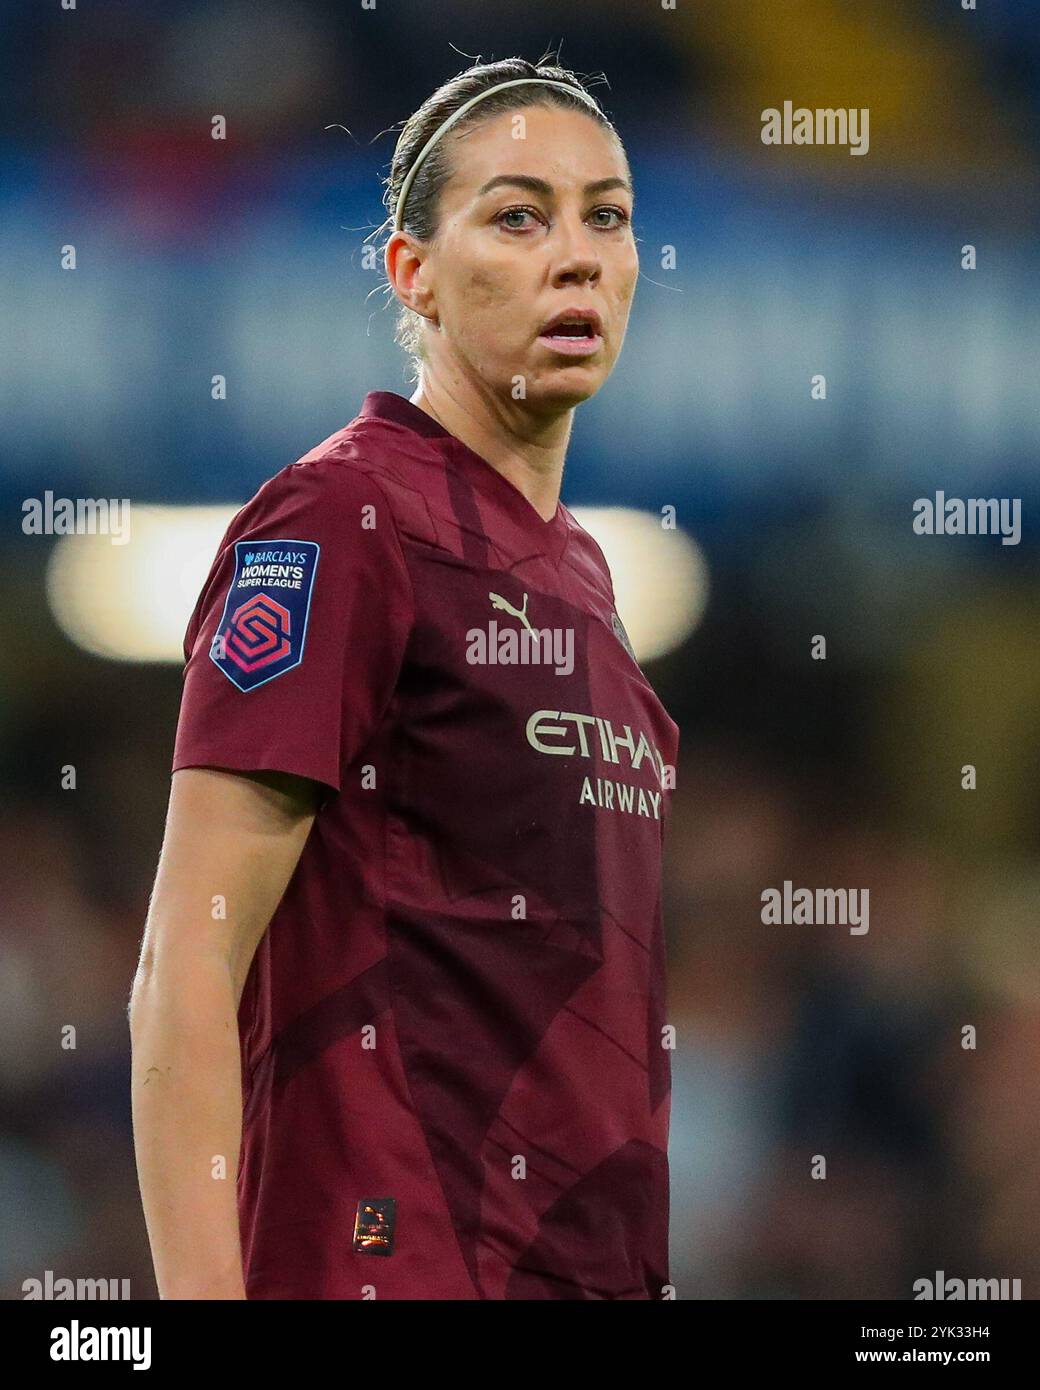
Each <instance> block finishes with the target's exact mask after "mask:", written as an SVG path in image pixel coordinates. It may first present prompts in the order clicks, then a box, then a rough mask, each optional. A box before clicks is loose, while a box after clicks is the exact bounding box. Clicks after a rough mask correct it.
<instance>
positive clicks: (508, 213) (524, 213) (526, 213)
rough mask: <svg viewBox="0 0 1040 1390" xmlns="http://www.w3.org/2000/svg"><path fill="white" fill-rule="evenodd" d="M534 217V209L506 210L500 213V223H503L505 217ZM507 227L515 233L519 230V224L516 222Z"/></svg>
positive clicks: (508, 224)
mask: <svg viewBox="0 0 1040 1390" xmlns="http://www.w3.org/2000/svg"><path fill="white" fill-rule="evenodd" d="M534 215H535V212H534V208H506V210H505V211H504V212H500V213H499V215H498V216H499V221H501V220H502V218H503V217H533V216H534ZM506 225H507V227H509V228H510V229H511V230H513V231H518V230H519V224H518V223H516V222H510V223H507V224H506Z"/></svg>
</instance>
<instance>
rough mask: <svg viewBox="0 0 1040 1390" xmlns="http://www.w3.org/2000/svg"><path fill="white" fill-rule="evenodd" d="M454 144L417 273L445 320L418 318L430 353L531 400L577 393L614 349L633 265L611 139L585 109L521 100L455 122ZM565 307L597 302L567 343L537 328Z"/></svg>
mask: <svg viewBox="0 0 1040 1390" xmlns="http://www.w3.org/2000/svg"><path fill="white" fill-rule="evenodd" d="M521 135H522V138H518V137H520V136H521ZM449 138H451V137H449ZM450 157H451V159H452V161H453V164H454V169H455V172H454V173H453V175H452V177H451V178H450V179H449V181H448V183H447V184H446V186H445V188H444V189H443V191H442V193H441V196H440V204H439V219H438V220H439V226H438V231H437V235H436V236H435V237H434V238H433V240H432V242H431V243H430V245H429V247H428V248H427V253H426V255H425V258H424V262H423V265H422V267H421V269H420V270H419V271H418V272H417V273H416V277H415V280H414V286H415V287H416V288H418V287H420V286H421V287H423V288H424V289H425V290H426V291H427V292H428V296H429V297H428V299H426V300H424V301H423V302H422V305H421V307H422V308H423V310H424V311H425V312H427V313H429V314H430V315H431V316H432V317H433V318H434V319H435V320H436V322H437V323H439V325H440V328H441V330H442V331H441V332H440V333H436V332H430V331H427V336H426V350H427V356H428V360H429V361H430V364H431V366H432V367H433V369H434V370H435V371H437V372H446V373H448V374H449V376H455V375H458V374H460V373H461V374H462V375H464V376H465V377H466V378H468V379H470V380H472V381H474V382H475V383H476V384H477V385H478V387H480V388H481V389H482V390H484V389H490V390H491V392H492V393H493V394H495V395H498V396H501V397H502V398H503V399H508V400H517V399H520V400H526V403H527V406H528V408H533V409H534V410H536V411H537V410H538V409H539V408H540V407H541V408H542V409H543V410H544V411H546V412H551V411H557V410H562V409H567V408H570V407H572V406H574V405H577V404H579V403H580V402H581V401H584V400H587V399H588V398H589V397H590V396H593V395H595V393H596V392H597V391H598V390H599V388H600V386H602V384H603V382H604V381H605V380H606V379H607V377H608V376H609V375H610V372H611V370H612V369H613V366H614V363H615V362H616V361H617V358H618V354H619V353H620V351H621V344H622V343H623V341H624V337H625V329H626V327H627V324H628V314H629V309H630V308H631V304H632V296H633V294H634V292H635V286H636V277H637V275H638V273H639V257H638V254H637V252H636V244H635V238H634V236H633V234H632V226H631V218H632V192H631V189H630V187H629V172H628V168H627V165H626V162H625V158H624V154H623V152H622V150H621V148H620V146H619V144H618V141H617V139H616V138H615V137H614V136H613V135H612V134H611V132H610V131H608V130H605V129H604V128H603V127H602V126H601V125H600V124H599V123H598V122H597V121H595V120H593V119H592V117H590V116H586V115H584V114H583V113H581V112H578V111H565V110H561V109H560V108H559V107H545V106H528V107H522V108H519V109H518V110H516V111H513V112H502V113H500V114H499V115H497V116H494V117H492V118H490V119H489V120H486V121H483V122H481V123H480V124H478V125H476V126H474V127H472V128H471V129H470V130H468V131H463V132H462V134H461V135H460V136H457V137H455V138H454V139H453V140H452V148H451V155H450ZM507 176H508V177H507ZM517 179H520V180H528V181H529V182H527V183H524V182H517V181H516V180H517ZM489 185H493V186H489ZM565 310H578V311H582V310H593V311H595V313H596V314H598V315H599V331H598V334H596V335H595V336H594V337H593V338H591V339H590V338H588V337H586V338H585V340H584V342H581V340H579V342H578V348H577V351H570V352H569V351H567V347H568V342H569V343H570V344H571V345H572V346H573V344H574V339H573V338H570V339H568V340H567V341H565V342H563V343H560V342H558V341H556V342H554V341H552V340H551V339H550V338H549V337H547V336H544V335H543V330H544V329H545V327H546V325H547V324H548V323H549V321H550V320H551V319H553V318H554V317H555V316H556V315H558V314H560V313H562V312H563V311H565ZM518 377H519V378H522V380H523V391H524V394H523V395H522V396H521V393H520V391H519V390H517V389H516V379H517V378H518ZM521 408H522V407H521Z"/></svg>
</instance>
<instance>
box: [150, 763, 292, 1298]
mask: <svg viewBox="0 0 1040 1390" xmlns="http://www.w3.org/2000/svg"><path fill="white" fill-rule="evenodd" d="M316 798H317V787H316V784H315V783H313V782H309V781H307V780H306V779H304V778H300V777H290V776H288V775H287V774H283V773H263V774H260V773H258V774H255V775H245V774H239V773H232V772H220V771H217V770H215V769H209V768H184V769H182V770H181V771H179V772H176V773H174V776H173V785H172V788H171V793H170V805H169V810H168V812H167V818H166V834H165V838H164V841H163V847H162V854H161V856H160V859H159V868H158V873H157V875H156V880H155V887H154V889H153V891H152V899H151V904H150V907H149V911H148V921H147V924H146V927H145V935H144V944H143V947H142V951H141V959H140V963H139V965H138V968H137V975H136V977H135V979H134V985H133V991H132V994H131V998H130V1009H129V1018H130V1037H131V1048H132V1069H131V1098H132V1106H133V1122H134V1146H135V1150H136V1154H137V1173H138V1179H139V1181H140V1185H141V1196H142V1201H143V1204H144V1212H145V1221H146V1223H147V1226H148V1238H149V1241H150V1243H151V1247H152V1259H153V1262H154V1264H155V1276H156V1280H157V1283H158V1286H159V1296H160V1297H161V1298H206V1299H244V1298H245V1296H246V1294H245V1287H244V1281H243V1274H242V1253H241V1245H240V1241H239V1229H238V1211H237V1202H236V1180H237V1176H238V1156H239V1146H240V1143H241V1137H242V1082H241V1053H240V1049H239V1038H238V1018H237V1015H238V1006H239V1002H240V1000H241V997H242V989H243V986H244V984H245V980H246V976H247V974H248V973H249V966H250V964H251V962H252V959H253V956H254V954H255V952H256V948H257V946H258V945H259V943H260V940H261V938H262V936H263V934H264V932H265V930H266V929H267V924H268V923H269V921H270V920H271V917H272V915H273V913H274V910H275V908H276V907H277V906H278V902H279V900H280V899H281V896H282V894H283V893H284V891H285V888H286V885H287V884H288V882H289V879H290V878H291V877H292V873H293V870H294V869H295V867H296V863H297V860H298V859H299V857H300V853H301V851H302V849H303V846H304V842H305V841H306V839H307V835H308V833H309V832H310V828H311V825H312V824H313V821H314V816H315V812H316ZM221 903H223V911H224V916H221V915H220V914H221ZM218 1157H222V1158H223V1160H224V1166H225V1172H226V1176H224V1177H223V1178H221V1177H219V1176H214V1174H215V1173H216V1172H217V1160H218Z"/></svg>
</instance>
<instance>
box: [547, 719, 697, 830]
mask: <svg viewBox="0 0 1040 1390" xmlns="http://www.w3.org/2000/svg"><path fill="white" fill-rule="evenodd" d="M621 728H622V729H623V730H624V732H623V733H618V732H617V730H616V729H615V728H614V726H613V724H611V722H610V720H609V719H600V717H599V716H598V715H595V714H573V713H571V712H570V711H567V710H556V709H536V710H535V712H534V714H532V715H531V717H530V719H528V721H527V742H528V743H529V744H530V745H531V747H532V748H534V749H536V750H537V751H538V752H539V753H550V754H554V755H555V756H557V757H564V758H566V757H574V756H575V755H577V756H578V757H580V758H594V757H595V756H596V752H595V749H596V745H597V744H598V748H599V755H600V757H601V758H602V760H603V762H605V763H609V764H613V765H614V766H621V767H623V768H624V769H625V770H626V771H632V772H638V771H639V769H640V768H641V767H642V765H643V763H644V762H646V763H647V764H648V765H649V766H650V767H651V768H652V769H653V775H654V781H655V782H656V784H657V786H658V787H659V788H660V789H661V790H658V791H653V790H650V789H648V788H645V787H635V786H633V785H632V784H631V783H630V782H618V781H615V780H614V779H613V778H609V777H585V778H584V779H583V781H582V784H581V793H580V795H579V796H578V804H579V806H580V805H589V806H601V807H602V808H603V809H604V810H605V811H614V810H618V811H627V812H628V813H629V814H630V815H637V816H646V817H647V818H648V819H652V820H660V819H661V791H662V790H670V789H671V788H673V787H674V786H675V769H674V768H673V767H671V766H670V765H669V764H667V763H666V762H665V761H664V759H663V758H662V756H661V751H660V749H659V748H657V747H656V745H655V744H653V743H651V742H650V740H649V739H648V738H647V736H646V734H644V733H643V732H642V731H640V733H639V738H638V741H637V739H636V736H635V735H634V734H633V732H632V727H631V725H629V724H622V726H621ZM622 754H624V757H622Z"/></svg>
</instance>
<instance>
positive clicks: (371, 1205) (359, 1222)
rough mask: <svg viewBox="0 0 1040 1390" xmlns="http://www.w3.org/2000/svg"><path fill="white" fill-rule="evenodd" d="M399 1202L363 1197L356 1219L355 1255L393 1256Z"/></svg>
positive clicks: (383, 1198)
mask: <svg viewBox="0 0 1040 1390" xmlns="http://www.w3.org/2000/svg"><path fill="white" fill-rule="evenodd" d="M396 1224H397V1200H396V1198H394V1197H362V1199H361V1201H360V1202H358V1204H357V1216H356V1217H355V1218H354V1253H355V1255H392V1254H393V1253H394V1227H395V1226H396Z"/></svg>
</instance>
